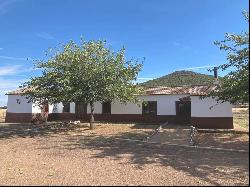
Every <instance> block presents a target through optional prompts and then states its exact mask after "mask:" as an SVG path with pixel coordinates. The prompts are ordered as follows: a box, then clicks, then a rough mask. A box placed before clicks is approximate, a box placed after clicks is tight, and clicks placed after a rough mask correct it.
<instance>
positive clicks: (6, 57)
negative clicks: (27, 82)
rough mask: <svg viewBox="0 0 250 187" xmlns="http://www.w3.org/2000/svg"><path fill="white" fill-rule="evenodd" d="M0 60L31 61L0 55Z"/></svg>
mask: <svg viewBox="0 0 250 187" xmlns="http://www.w3.org/2000/svg"><path fill="white" fill-rule="evenodd" d="M0 58H2V59H6V60H22V61H23V60H31V59H30V58H28V57H27V58H24V57H13V56H4V55H0Z"/></svg>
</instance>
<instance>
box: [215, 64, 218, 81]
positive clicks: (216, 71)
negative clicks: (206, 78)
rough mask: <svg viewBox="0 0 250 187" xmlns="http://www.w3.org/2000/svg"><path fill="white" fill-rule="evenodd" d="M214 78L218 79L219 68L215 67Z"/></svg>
mask: <svg viewBox="0 0 250 187" xmlns="http://www.w3.org/2000/svg"><path fill="white" fill-rule="evenodd" d="M214 78H215V79H218V67H214Z"/></svg>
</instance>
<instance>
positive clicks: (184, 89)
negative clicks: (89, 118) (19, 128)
mask: <svg viewBox="0 0 250 187" xmlns="http://www.w3.org/2000/svg"><path fill="white" fill-rule="evenodd" d="M215 89H216V86H215V85H211V86H178V87H155V88H148V89H146V90H145V94H143V95H181V94H189V95H200V96H202V95H207V94H208V93H210V92H211V91H213V90H215ZM25 91H26V89H24V88H22V89H18V90H15V91H11V92H9V93H7V94H6V95H20V94H24V93H25Z"/></svg>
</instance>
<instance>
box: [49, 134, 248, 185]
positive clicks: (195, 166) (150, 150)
mask: <svg viewBox="0 0 250 187" xmlns="http://www.w3.org/2000/svg"><path fill="white" fill-rule="evenodd" d="M129 134H130V135H131V133H129ZM127 136H128V133H121V134H120V135H117V136H112V137H104V136H95V135H93V136H87V137H82V136H78V137H68V138H67V139H65V142H64V143H63V144H64V145H63V146H61V145H60V147H53V148H56V149H67V150H70V151H73V150H81V149H88V150H95V151H96V150H97V153H95V154H93V157H94V158H106V157H111V158H113V159H115V160H119V159H123V157H124V155H129V157H130V159H129V161H128V162H129V163H130V164H135V165H136V166H137V167H138V168H141V169H142V168H143V167H144V166H146V165H151V164H156V165H160V166H164V167H172V168H174V169H175V170H177V171H182V172H184V173H185V174H187V175H190V176H194V177H197V178H200V179H201V180H205V181H206V182H208V183H210V184H212V185H221V184H222V183H221V181H224V182H225V181H227V180H231V181H234V180H235V181H237V180H239V179H240V178H241V179H242V178H244V179H245V181H244V182H239V183H237V182H235V183H234V185H242V184H246V183H247V181H248V178H247V176H248V173H249V166H248V165H249V159H248V153H236V152H223V151H215V150H200V149H195V148H183V147H177V146H168V145H155V144H147V143H143V142H130V141H125V140H123V138H126V137H127Z"/></svg>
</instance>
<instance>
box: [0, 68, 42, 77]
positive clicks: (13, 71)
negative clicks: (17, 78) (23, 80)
mask: <svg viewBox="0 0 250 187" xmlns="http://www.w3.org/2000/svg"><path fill="white" fill-rule="evenodd" d="M36 70H38V69H36V68H25V67H24V66H22V65H12V66H4V67H0V76H8V75H17V74H21V73H25V72H32V71H36Z"/></svg>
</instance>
